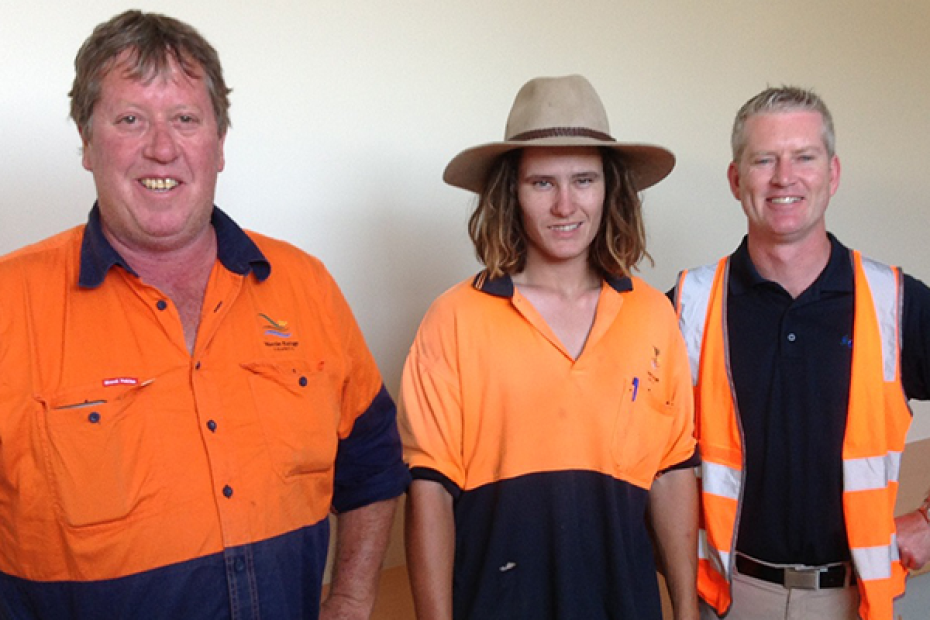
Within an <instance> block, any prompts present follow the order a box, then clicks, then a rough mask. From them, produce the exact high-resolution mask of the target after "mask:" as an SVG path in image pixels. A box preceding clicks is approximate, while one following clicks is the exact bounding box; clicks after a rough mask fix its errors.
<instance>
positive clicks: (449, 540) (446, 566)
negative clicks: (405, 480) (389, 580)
mask: <svg viewBox="0 0 930 620" xmlns="http://www.w3.org/2000/svg"><path fill="white" fill-rule="evenodd" d="M405 528H406V531H405V535H406V550H407V570H408V572H409V575H410V587H411V590H412V592H413V601H414V606H415V608H416V614H417V618H418V619H419V620H451V618H452V566H453V562H454V558H455V522H454V517H453V512H452V497H451V496H450V495H449V493H448V492H447V491H446V490H445V489H444V488H443V487H442V485H440V484H439V483H437V482H432V481H429V480H414V481H413V484H411V485H410V489H409V490H408V492H407V507H406V513H405Z"/></svg>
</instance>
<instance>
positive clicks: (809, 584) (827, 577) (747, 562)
mask: <svg viewBox="0 0 930 620" xmlns="http://www.w3.org/2000/svg"><path fill="white" fill-rule="evenodd" d="M736 570H738V571H739V572H740V573H742V574H743V575H748V576H749V577H755V578H756V579H761V580H763V581H768V582H771V583H777V584H778V585H781V586H784V587H786V588H804V589H807V590H819V589H822V588H844V587H846V586H847V585H850V586H851V585H854V584H855V583H856V573H855V572H854V571H853V570H852V567H851V566H850V565H849V564H836V565H834V566H829V567H816V566H815V567H810V568H790V567H789V568H779V567H777V566H769V565H768V564H762V563H760V562H757V561H755V560H753V559H752V558H748V557H746V556H744V555H737V556H736ZM847 575H849V581H847V580H846V576H847Z"/></svg>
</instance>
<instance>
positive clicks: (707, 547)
mask: <svg viewBox="0 0 930 620" xmlns="http://www.w3.org/2000/svg"><path fill="white" fill-rule="evenodd" d="M698 559H699V560H707V561H708V562H710V563H711V566H713V567H714V571H716V572H718V573H720V574H721V575H724V576H726V578H727V581H729V580H730V566H731V564H730V552H729V551H721V550H719V549H714V547H712V546H711V544H710V541H709V540H708V539H707V530H705V529H704V528H701V529H699V530H698ZM721 562H722V564H721Z"/></svg>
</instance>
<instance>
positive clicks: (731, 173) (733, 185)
mask: <svg viewBox="0 0 930 620" xmlns="http://www.w3.org/2000/svg"><path fill="white" fill-rule="evenodd" d="M727 180H728V181H729V182H730V193H731V194H733V197H734V198H736V199H737V200H740V199H741V198H740V191H739V183H740V176H739V165H738V164H737V163H736V162H735V161H731V162H730V165H729V166H728V167H727Z"/></svg>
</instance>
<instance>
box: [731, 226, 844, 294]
mask: <svg viewBox="0 0 930 620" xmlns="http://www.w3.org/2000/svg"><path fill="white" fill-rule="evenodd" d="M830 250H831V247H830V239H829V238H828V237H827V235H826V232H824V233H823V234H818V235H811V236H810V237H809V238H807V239H804V240H803V241H799V242H792V243H769V242H767V241H765V240H760V239H758V238H754V237H753V235H752V234H751V233H750V235H749V257H750V258H751V259H752V264H753V265H754V266H755V268H756V270H757V271H758V272H759V275H761V276H762V277H763V278H765V279H766V280H771V281H772V282H777V283H778V284H780V285H781V287H782V288H784V289H785V290H786V291H788V294H789V295H791V297H792V298H797V297H798V296H799V295H800V294H801V293H803V292H804V291H806V290H807V289H808V287H810V285H811V284H813V283H814V280H816V279H817V277H818V276H819V275H820V274H821V273H822V272H823V270H824V268H825V267H826V266H827V263H828V262H829V261H830Z"/></svg>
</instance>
